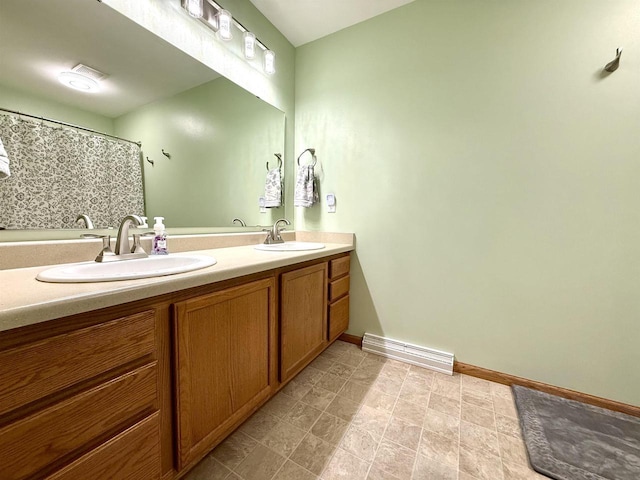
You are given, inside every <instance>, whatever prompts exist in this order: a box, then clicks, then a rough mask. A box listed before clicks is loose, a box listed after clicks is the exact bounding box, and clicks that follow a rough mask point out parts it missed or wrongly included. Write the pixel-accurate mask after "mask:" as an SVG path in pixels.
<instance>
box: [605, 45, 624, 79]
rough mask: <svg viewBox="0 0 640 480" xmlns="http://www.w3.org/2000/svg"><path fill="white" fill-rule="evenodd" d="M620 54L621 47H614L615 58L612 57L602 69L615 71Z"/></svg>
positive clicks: (618, 63) (618, 64)
mask: <svg viewBox="0 0 640 480" xmlns="http://www.w3.org/2000/svg"><path fill="white" fill-rule="evenodd" d="M621 55H622V49H621V48H616V58H614V59H613V61H611V62H609V63H607V64H606V65H605V66H604V71H605V72H609V73H611V72H615V71H616V70H617V69H618V67H619V66H620V56H621Z"/></svg>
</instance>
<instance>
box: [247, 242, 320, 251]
mask: <svg viewBox="0 0 640 480" xmlns="http://www.w3.org/2000/svg"><path fill="white" fill-rule="evenodd" d="M321 248H324V243H314V242H284V243H274V244H272V245H266V244H264V243H261V244H260V245H256V246H255V249H256V250H264V251H267V252H301V251H304V250H320V249H321Z"/></svg>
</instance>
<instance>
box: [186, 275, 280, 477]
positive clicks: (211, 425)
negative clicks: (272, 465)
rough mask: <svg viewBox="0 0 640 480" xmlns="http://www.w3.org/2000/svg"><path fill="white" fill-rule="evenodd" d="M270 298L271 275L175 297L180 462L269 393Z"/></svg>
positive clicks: (230, 426)
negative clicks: (186, 297) (184, 297)
mask: <svg viewBox="0 0 640 480" xmlns="http://www.w3.org/2000/svg"><path fill="white" fill-rule="evenodd" d="M274 300H275V297H274V280H273V279H271V278H269V279H265V280H259V281H256V282H251V283H248V284H246V285H241V286H239V287H234V288H229V289H226V290H222V291H220V292H216V293H213V294H210V295H205V296H201V297H197V298H194V299H190V300H186V301H184V302H180V303H177V304H175V334H176V387H177V396H176V397H177V417H178V418H177V426H178V450H179V451H178V463H179V469H180V470H181V469H182V468H184V467H185V466H187V465H188V464H189V462H190V461H192V460H195V459H197V458H199V457H200V456H202V454H204V453H206V452H207V451H209V450H210V449H211V448H212V447H213V446H214V445H216V444H217V443H218V442H219V441H220V440H221V439H222V438H224V436H226V435H227V434H228V433H229V432H230V431H231V430H232V429H233V428H235V427H236V426H237V424H238V423H239V422H240V421H241V420H243V419H244V418H245V417H246V416H248V414H249V413H251V411H252V410H253V409H254V408H255V407H256V406H257V405H259V404H260V403H261V402H262V401H264V400H265V399H266V398H268V396H269V395H270V393H271V390H272V388H273V386H274V384H275V380H276V379H275V376H276V375H275V362H274V358H275V357H274V352H275V351H276V348H275V344H274V342H275V338H274V337H275V316H274Z"/></svg>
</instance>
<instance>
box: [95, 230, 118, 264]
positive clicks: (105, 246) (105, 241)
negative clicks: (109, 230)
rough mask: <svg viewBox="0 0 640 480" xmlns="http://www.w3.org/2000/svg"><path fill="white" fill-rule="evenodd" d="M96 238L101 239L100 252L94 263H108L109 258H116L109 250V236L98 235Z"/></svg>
mask: <svg viewBox="0 0 640 480" xmlns="http://www.w3.org/2000/svg"><path fill="white" fill-rule="evenodd" d="M98 238H102V250H100V253H99V254H98V256H97V257H96V262H108V261H109V260H111V258H109V257H115V256H116V254H115V253H113V251H112V250H111V235H98Z"/></svg>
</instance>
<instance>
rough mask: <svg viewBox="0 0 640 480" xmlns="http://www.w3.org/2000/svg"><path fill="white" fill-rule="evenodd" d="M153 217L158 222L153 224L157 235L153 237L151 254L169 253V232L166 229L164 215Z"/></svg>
mask: <svg viewBox="0 0 640 480" xmlns="http://www.w3.org/2000/svg"><path fill="white" fill-rule="evenodd" d="M153 219H154V220H155V222H156V223H155V225H154V226H153V231H154V232H155V236H154V237H153V245H152V248H151V255H168V254H169V251H168V250H167V233H166V232H165V229H164V223H162V221H163V220H164V217H153Z"/></svg>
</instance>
